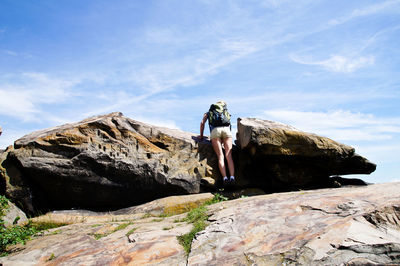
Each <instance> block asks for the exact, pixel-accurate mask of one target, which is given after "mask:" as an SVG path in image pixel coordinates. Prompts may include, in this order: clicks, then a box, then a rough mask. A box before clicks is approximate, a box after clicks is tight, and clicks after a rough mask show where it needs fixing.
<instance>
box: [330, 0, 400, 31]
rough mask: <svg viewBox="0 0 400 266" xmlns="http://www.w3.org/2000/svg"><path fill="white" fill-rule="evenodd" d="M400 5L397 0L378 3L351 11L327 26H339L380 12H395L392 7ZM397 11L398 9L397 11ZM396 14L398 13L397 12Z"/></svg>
mask: <svg viewBox="0 0 400 266" xmlns="http://www.w3.org/2000/svg"><path fill="white" fill-rule="evenodd" d="M398 4H400V1H399V0H393V1H385V2H382V1H379V2H377V4H373V5H369V6H366V7H364V8H359V9H355V10H353V11H352V12H351V13H350V14H349V15H346V16H343V17H341V18H337V19H332V20H331V21H330V22H329V24H330V25H332V26H335V25H339V24H343V23H346V22H347V21H350V20H352V19H356V18H359V17H364V16H369V15H373V14H376V13H379V12H382V11H389V12H393V11H395V12H396V9H395V8H393V6H394V5H398ZM397 10H398V9H397ZM397 13H398V11H397Z"/></svg>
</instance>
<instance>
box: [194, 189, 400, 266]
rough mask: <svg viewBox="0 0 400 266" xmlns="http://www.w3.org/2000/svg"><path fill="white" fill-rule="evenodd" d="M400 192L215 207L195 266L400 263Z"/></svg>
mask: <svg viewBox="0 0 400 266" xmlns="http://www.w3.org/2000/svg"><path fill="white" fill-rule="evenodd" d="M399 189H400V183H391V184H381V185H372V186H367V187H358V188H339V189H324V190H314V191H307V192H297V193H293V192H292V193H281V194H272V195H265V196H257V197H253V198H245V199H238V200H234V201H229V202H223V203H220V204H219V205H213V207H212V210H211V213H213V214H212V216H211V217H210V218H209V221H210V222H211V224H210V225H209V226H208V227H207V228H206V229H205V230H204V231H202V232H200V233H198V234H197V235H196V238H195V240H194V242H193V244H192V252H191V253H190V256H189V259H188V265H299V264H300V265H342V264H346V263H356V261H357V260H358V261H361V260H362V261H371V262H373V263H378V264H387V263H400V197H399V194H398V191H399ZM221 206H223V209H222V210H221Z"/></svg>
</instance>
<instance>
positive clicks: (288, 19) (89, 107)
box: [0, 0, 400, 183]
mask: <svg viewBox="0 0 400 266" xmlns="http://www.w3.org/2000/svg"><path fill="white" fill-rule="evenodd" d="M399 43H400V0H387V1H385V0H382V1H377V0H374V1H370V0H363V1H358V0H354V1H346V0H339V1H328V0H326V1H318V0H313V1H308V0H296V1H288V0H259V1H256V0H246V1H239V0H238V1H234V0H232V1H218V0H199V1H191V0H188V1H173V0H164V1H163V0H159V1H151V0H149V1H139V0H136V1H134V0H114V1H101V0H100V1H90V0H79V1H77V0H68V1H67V0H57V1H55V0H52V1H49V0H39V1H24V0H18V1H15V0H0V125H1V126H2V127H3V135H2V136H0V148H5V147H6V146H8V145H10V144H12V143H13V141H14V140H16V139H18V138H19V137H21V136H23V135H25V134H28V133H30V132H32V131H34V130H39V129H43V128H47V127H52V126H56V125H60V124H63V123H67V122H74V121H80V120H81V119H84V118H87V117H89V116H92V115H98V114H105V113H109V112H113V111H120V112H123V113H124V115H126V116H128V117H130V118H133V119H137V120H140V121H144V122H148V123H152V124H156V125H162V126H167V127H172V128H179V129H182V130H185V131H190V132H194V133H196V132H198V130H199V129H198V128H199V123H200V120H201V118H202V114H203V113H204V112H205V111H207V109H208V107H209V105H210V103H212V102H215V101H217V100H220V99H224V100H225V101H226V102H227V103H228V107H229V110H230V112H231V113H232V115H233V121H234V122H235V123H236V118H237V117H258V118H262V119H269V120H274V121H279V122H282V123H286V124H290V125H292V126H295V127H297V128H298V129H300V130H303V131H307V132H313V133H317V134H320V135H323V136H327V137H329V138H332V139H334V140H337V141H339V142H342V143H345V144H348V145H351V146H353V147H355V148H356V152H358V153H359V154H361V155H363V156H365V157H367V158H368V159H370V160H371V161H373V162H375V163H376V164H377V165H378V167H377V170H376V172H375V173H373V174H372V175H370V176H361V178H363V179H364V180H366V181H368V182H374V183H381V182H390V181H400V176H399V173H400V171H399V170H400V156H398V154H399V150H400V138H399V137H400V107H399V106H398V103H399V99H400V89H399V86H400V71H399V70H400V48H399V47H400V46H399ZM235 126H236V124H234V130H235Z"/></svg>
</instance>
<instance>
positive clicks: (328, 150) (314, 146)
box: [237, 118, 376, 191]
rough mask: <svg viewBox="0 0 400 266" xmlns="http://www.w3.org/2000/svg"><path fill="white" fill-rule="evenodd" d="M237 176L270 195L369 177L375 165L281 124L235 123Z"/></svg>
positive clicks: (243, 120) (326, 140) (330, 142)
mask: <svg viewBox="0 0 400 266" xmlns="http://www.w3.org/2000/svg"><path fill="white" fill-rule="evenodd" d="M237 124H238V133H237V143H238V146H239V147H240V149H241V152H240V153H239V159H238V160H239V161H240V164H239V165H238V172H239V175H240V176H243V175H246V176H247V177H248V178H247V181H248V182H249V183H258V184H259V186H260V187H262V188H264V189H265V190H267V191H268V190H269V191H279V190H285V189H286V190H292V189H296V188H307V187H314V188H318V187H324V186H326V185H329V182H332V180H331V179H330V177H331V176H337V175H346V174H370V173H372V172H373V171H375V169H376V165H375V164H374V163H371V162H370V161H368V160H367V159H365V158H364V157H362V156H360V155H358V154H356V153H355V150H354V148H352V147H350V146H347V145H345V144H342V143H339V142H336V141H334V140H331V139H329V138H326V137H322V136H318V135H316V134H312V133H307V132H303V131H300V130H298V129H296V128H294V127H291V126H288V125H284V124H281V123H277V122H273V121H268V120H261V119H257V118H239V119H238V123H237Z"/></svg>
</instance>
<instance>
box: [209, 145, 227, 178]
mask: <svg viewBox="0 0 400 266" xmlns="http://www.w3.org/2000/svg"><path fill="white" fill-rule="evenodd" d="M211 144H212V146H213V149H214V151H215V154H217V158H218V167H219V171H220V172H221V175H222V177H225V176H226V170H225V161H224V160H225V159H224V153H223V152H222V143H221V139H220V138H214V139H212V140H211Z"/></svg>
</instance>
